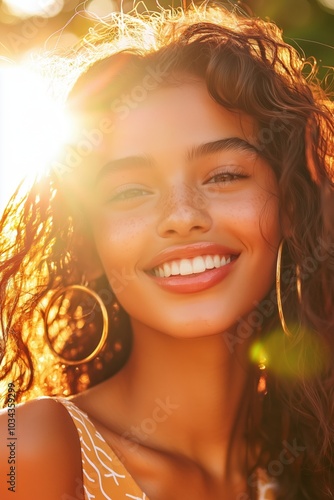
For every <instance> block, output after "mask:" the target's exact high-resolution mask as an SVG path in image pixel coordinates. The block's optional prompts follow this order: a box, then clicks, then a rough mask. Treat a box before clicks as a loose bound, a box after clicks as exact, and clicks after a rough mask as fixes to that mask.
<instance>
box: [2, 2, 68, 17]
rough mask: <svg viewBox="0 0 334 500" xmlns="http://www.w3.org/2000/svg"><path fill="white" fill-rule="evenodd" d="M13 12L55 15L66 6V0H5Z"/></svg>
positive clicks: (46, 15)
mask: <svg viewBox="0 0 334 500" xmlns="http://www.w3.org/2000/svg"><path fill="white" fill-rule="evenodd" d="M4 3H5V4H6V6H7V7H8V8H9V10H10V11H11V12H13V13H14V14H15V15H18V16H22V17H25V16H27V17H29V16H42V17H54V16H56V15H57V14H59V12H61V10H62V9H63V7H64V0H4Z"/></svg>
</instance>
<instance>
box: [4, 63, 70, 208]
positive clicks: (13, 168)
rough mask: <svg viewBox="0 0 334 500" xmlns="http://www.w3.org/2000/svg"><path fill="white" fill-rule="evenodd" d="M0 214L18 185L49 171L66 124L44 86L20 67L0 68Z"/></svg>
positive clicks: (45, 83)
mask: <svg viewBox="0 0 334 500" xmlns="http://www.w3.org/2000/svg"><path fill="white" fill-rule="evenodd" d="M0 81H1V85H0V109H1V115H0V128H1V144H0V160H1V171H0V212H1V211H2V210H3V208H4V206H5V205H6V203H7V202H8V200H9V197H10V195H11V194H12V193H13V192H14V190H15V189H16V187H17V186H18V184H19V183H20V182H21V180H23V179H24V178H33V177H35V176H36V175H38V174H41V173H42V172H43V171H45V169H47V168H49V165H50V164H51V162H52V160H53V158H54V157H55V156H56V155H57V153H58V152H59V150H60V148H61V146H62V145H63V144H64V142H65V140H66V137H68V135H69V128H70V125H69V121H68V120H67V119H66V115H65V114H64V111H63V108H62V106H61V105H60V103H56V102H55V101H54V100H53V99H52V98H51V95H50V93H49V91H48V82H47V81H46V80H45V79H44V78H43V77H42V76H40V75H38V74H36V73H34V72H33V71H32V70H30V69H28V68H27V67H25V65H24V64H22V65H15V66H14V65H13V66H6V67H2V68H0Z"/></svg>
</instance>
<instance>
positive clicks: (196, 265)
mask: <svg viewBox="0 0 334 500" xmlns="http://www.w3.org/2000/svg"><path fill="white" fill-rule="evenodd" d="M192 264H193V272H194V273H196V274H197V273H203V272H204V271H205V269H206V267H205V262H204V259H203V257H195V258H194V259H193V262H192Z"/></svg>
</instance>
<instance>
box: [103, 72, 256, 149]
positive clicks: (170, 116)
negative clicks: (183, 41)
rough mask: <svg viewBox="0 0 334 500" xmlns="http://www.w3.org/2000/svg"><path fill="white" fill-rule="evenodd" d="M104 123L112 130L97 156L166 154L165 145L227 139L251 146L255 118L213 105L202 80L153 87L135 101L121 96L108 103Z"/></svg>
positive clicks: (181, 147)
mask: <svg viewBox="0 0 334 500" xmlns="http://www.w3.org/2000/svg"><path fill="white" fill-rule="evenodd" d="M110 121H111V122H112V133H111V134H110V135H109V136H108V137H105V140H103V142H102V145H101V148H100V153H102V154H104V153H107V154H109V155H110V154H111V155H116V156H118V155H120V156H122V155H125V154H126V155H129V154H138V152H139V150H141V152H145V151H147V150H149V151H148V152H150V153H152V154H154V153H155V152H156V153H158V152H164V151H165V152H166V153H169V154H170V152H171V147H172V148H173V150H174V151H178V150H182V149H184V148H185V147H190V148H191V147H192V146H194V145H196V144H198V143H202V142H206V141H213V140H218V139H223V138H228V137H240V138H242V139H246V140H248V141H250V142H253V143H254V144H256V139H254V138H256V130H257V127H256V123H255V121H254V120H253V119H252V118H250V117H249V116H247V115H245V114H242V113H239V112H238V113H237V112H231V111H228V110H226V109H224V108H223V107H222V106H220V105H219V104H217V103H216V102H215V101H214V99H213V98H212V97H211V96H210V95H209V93H208V91H207V89H206V86H205V84H204V83H202V82H194V83H184V84H180V85H177V86H172V87H163V88H159V89H155V90H154V91H152V92H147V94H146V95H145V98H144V99H141V100H140V101H138V100H137V101H136V100H135V99H134V98H133V97H132V94H131V93H129V94H124V95H122V96H121V97H120V99H118V100H117V102H116V103H115V104H114V107H113V111H112V113H111V116H110Z"/></svg>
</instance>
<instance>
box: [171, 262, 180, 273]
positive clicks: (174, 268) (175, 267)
mask: <svg viewBox="0 0 334 500" xmlns="http://www.w3.org/2000/svg"><path fill="white" fill-rule="evenodd" d="M171 265H172V275H173V276H177V275H178V274H180V267H179V265H178V263H177V262H175V260H173V262H172V264H171Z"/></svg>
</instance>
